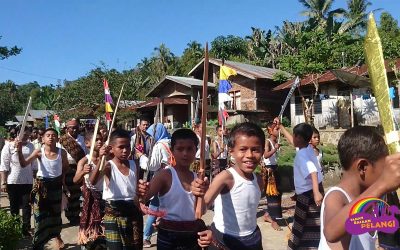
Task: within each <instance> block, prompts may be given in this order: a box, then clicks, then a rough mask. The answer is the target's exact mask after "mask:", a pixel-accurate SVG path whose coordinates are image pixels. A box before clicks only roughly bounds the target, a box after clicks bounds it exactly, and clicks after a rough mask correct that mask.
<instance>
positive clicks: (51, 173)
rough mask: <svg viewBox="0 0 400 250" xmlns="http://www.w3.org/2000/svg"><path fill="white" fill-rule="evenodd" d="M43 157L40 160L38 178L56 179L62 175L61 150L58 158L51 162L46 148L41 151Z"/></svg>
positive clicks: (59, 149)
mask: <svg viewBox="0 0 400 250" xmlns="http://www.w3.org/2000/svg"><path fill="white" fill-rule="evenodd" d="M40 151H41V152H42V156H41V157H40V158H38V172H37V176H39V177H44V178H56V177H59V176H60V175H61V174H62V157H61V148H58V153H57V158H56V159H54V160H50V159H48V158H47V157H46V154H45V152H44V147H42V148H41V149H40Z"/></svg>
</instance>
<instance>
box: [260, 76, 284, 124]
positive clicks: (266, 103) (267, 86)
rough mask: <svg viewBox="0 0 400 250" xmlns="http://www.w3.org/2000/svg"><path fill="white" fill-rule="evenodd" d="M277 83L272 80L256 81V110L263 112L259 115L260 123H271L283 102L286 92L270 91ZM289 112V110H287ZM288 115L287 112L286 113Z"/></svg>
mask: <svg viewBox="0 0 400 250" xmlns="http://www.w3.org/2000/svg"><path fill="white" fill-rule="evenodd" d="M277 85H279V84H278V83H276V82H274V81H273V80H267V79H259V80H257V85H256V87H257V91H256V102H257V109H258V110H265V112H264V113H261V114H260V116H259V119H260V120H261V122H266V121H272V120H273V119H274V118H275V117H277V116H278V115H279V112H280V111H281V106H282V104H283V102H284V101H285V98H286V95H287V91H279V92H277V91H272V89H273V88H275V87H276V86H277ZM287 110H289V109H287ZM287 114H289V112H287Z"/></svg>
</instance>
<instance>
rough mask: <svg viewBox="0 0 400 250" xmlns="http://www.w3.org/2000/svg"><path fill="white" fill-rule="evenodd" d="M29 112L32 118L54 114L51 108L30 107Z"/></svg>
mask: <svg viewBox="0 0 400 250" xmlns="http://www.w3.org/2000/svg"><path fill="white" fill-rule="evenodd" d="M29 114H30V115H31V116H32V117H33V118H34V119H42V118H44V117H46V115H52V114H54V111H53V110H40V109H38V110H35V109H32V110H30V111H29Z"/></svg>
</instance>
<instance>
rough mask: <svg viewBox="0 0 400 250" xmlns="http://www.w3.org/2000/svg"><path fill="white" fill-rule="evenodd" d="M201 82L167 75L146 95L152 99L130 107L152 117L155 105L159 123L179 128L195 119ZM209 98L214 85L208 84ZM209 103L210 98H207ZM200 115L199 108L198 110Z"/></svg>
mask: <svg viewBox="0 0 400 250" xmlns="http://www.w3.org/2000/svg"><path fill="white" fill-rule="evenodd" d="M202 86H203V80H199V79H195V78H191V77H181V76H169V75H167V76H166V77H165V78H164V79H163V80H161V81H160V82H159V83H158V84H156V85H155V86H154V87H153V88H152V89H151V90H150V91H149V92H148V93H147V94H146V96H147V97H153V99H151V100H149V101H147V102H144V103H141V104H140V105H137V106H134V107H132V109H133V110H138V111H140V112H141V113H142V114H145V115H146V114H147V115H148V116H152V117H153V116H154V114H155V110H156V108H157V105H158V104H159V105H160V111H159V115H160V116H159V117H160V118H159V121H160V122H166V121H167V120H170V121H171V123H174V124H175V126H174V127H180V126H182V125H183V124H185V123H186V122H188V121H191V120H192V119H193V118H194V117H195V112H196V100H197V96H198V95H199V98H200V99H201V98H202V96H201V93H202ZM207 86H208V93H209V96H210V97H211V96H215V84H213V83H211V82H208V85H207ZM208 99H209V101H211V98H208ZM199 106H201V105H199ZM198 112H199V114H201V107H199V108H198Z"/></svg>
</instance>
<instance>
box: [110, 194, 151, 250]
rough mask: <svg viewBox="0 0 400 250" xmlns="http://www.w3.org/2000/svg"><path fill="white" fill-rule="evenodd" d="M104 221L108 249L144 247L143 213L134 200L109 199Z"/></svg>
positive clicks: (134, 249) (125, 249) (133, 249)
mask: <svg viewBox="0 0 400 250" xmlns="http://www.w3.org/2000/svg"><path fill="white" fill-rule="evenodd" d="M103 221H104V227H105V234H106V241H107V249H109V250H117V249H118V250H120V249H124V250H127V249H132V250H136V249H142V248H143V215H142V212H141V211H140V209H138V207H137V206H136V205H135V203H134V201H123V200H118V201H107V202H106V209H105V216H104V219H103Z"/></svg>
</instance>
